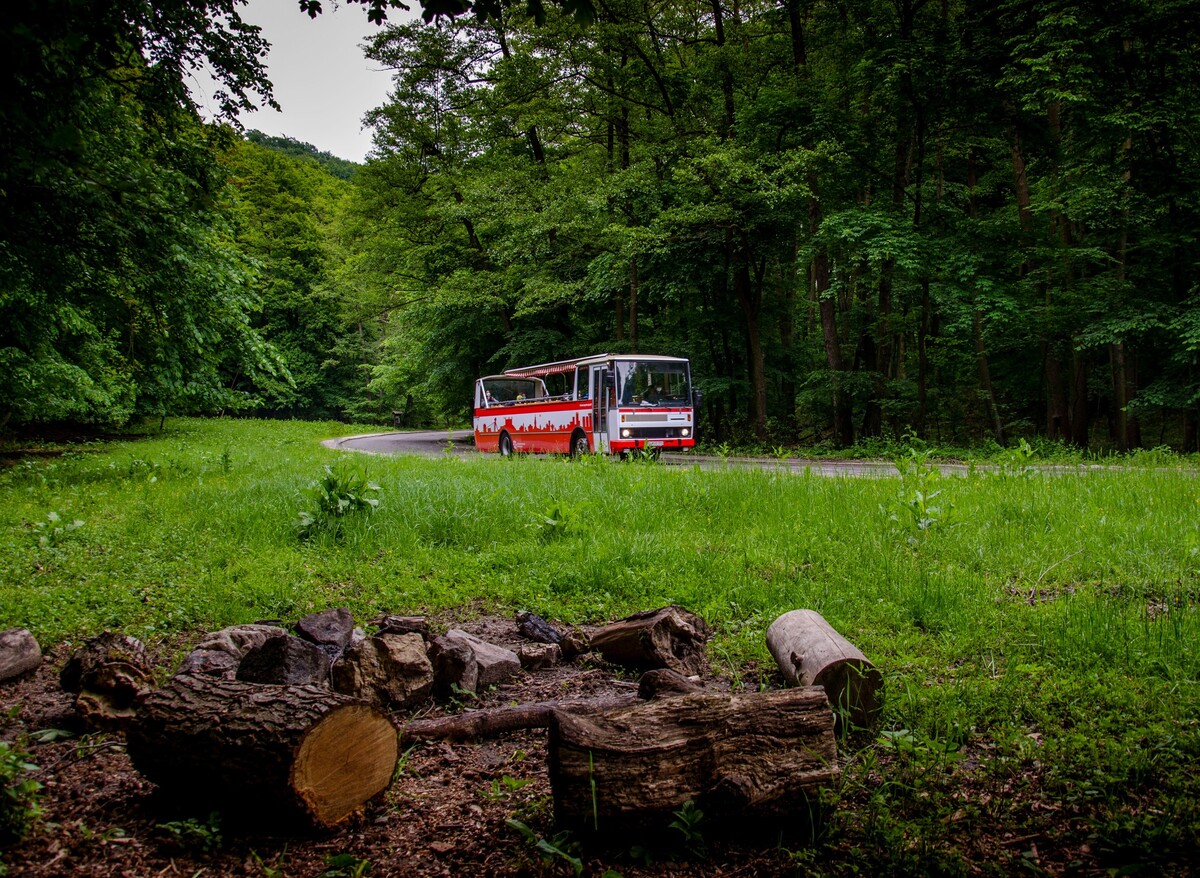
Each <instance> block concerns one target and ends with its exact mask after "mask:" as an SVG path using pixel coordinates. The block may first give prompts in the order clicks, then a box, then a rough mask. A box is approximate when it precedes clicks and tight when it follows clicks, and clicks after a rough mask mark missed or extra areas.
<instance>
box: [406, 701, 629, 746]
mask: <svg viewBox="0 0 1200 878" xmlns="http://www.w3.org/2000/svg"><path fill="white" fill-rule="evenodd" d="M632 703H633V699H632V698H630V697H628V696H620V695H616V696H613V695H609V696H602V697H599V698H578V699H559V700H555V701H535V702H533V703H531V704H515V705H511V706H508V707H493V708H488V709H485V710H469V711H467V712H466V713H458V714H455V715H454V716H442V717H434V718H431V719H418V720H413V721H412V722H410V723H408V724H407V725H405V726H404V727H403V728H402V729H401V730H400V737H401V738H402V739H403V741H404V742H405V743H409V742H412V741H478V740H480V739H482V738H493V737H495V736H497V735H503V734H507V733H508V732H519V731H525V730H527V729H545V728H548V727H549V726H550V718H551V715H552V714H553V713H554V711H556V710H561V711H565V712H569V713H580V714H589V713H595V712H596V711H598V710H604V709H606V708H610V707H619V706H621V705H627V704H632Z"/></svg>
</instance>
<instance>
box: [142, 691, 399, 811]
mask: <svg viewBox="0 0 1200 878" xmlns="http://www.w3.org/2000/svg"><path fill="white" fill-rule="evenodd" d="M127 746H128V751H129V757H130V759H131V760H132V761H133V764H134V767H135V768H137V770H138V771H140V772H141V773H142V774H143V775H144V776H145V777H146V778H148V779H149V780H151V781H153V782H154V783H156V784H158V785H159V786H160V787H162V788H163V789H164V790H166V791H167V792H169V793H172V794H175V795H179V796H185V797H187V798H188V799H189V800H193V801H194V800H197V799H199V800H202V801H204V802H205V803H206V804H211V805H213V806H216V807H221V808H228V809H232V810H239V809H253V810H254V811H256V812H261V813H265V814H268V815H270V816H279V817H281V818H283V819H285V820H286V819H296V818H302V819H306V820H308V821H311V822H312V823H313V824H315V825H317V826H326V827H328V826H333V825H334V824H336V823H338V822H340V821H341V820H343V819H345V818H346V817H348V816H349V815H351V814H353V813H354V812H355V811H357V810H358V809H359V808H361V807H362V805H363V804H364V803H365V802H367V801H368V800H369V799H371V798H372V797H373V796H375V795H377V794H378V793H380V792H382V791H383V790H385V789H386V788H387V786H388V784H389V783H390V782H391V778H392V773H393V771H394V770H395V767H396V761H397V758H398V756H399V741H398V738H397V734H396V729H395V727H394V726H393V725H392V723H391V721H390V720H389V719H388V718H387V717H386V716H385V715H384V714H383V713H382V712H380V711H379V710H377V709H375V708H373V707H371V706H369V705H366V704H363V703H362V702H359V701H356V700H355V699H352V698H348V697H346V696H344V695H337V694H335V693H333V692H330V691H329V690H328V689H322V688H319V687H316V686H274V685H260V684H254V683H243V682H240V681H237V680H221V679H216V678H212V677H199V676H183V677H176V678H174V679H173V680H172V681H171V682H170V683H168V684H167V685H166V686H164V687H163V688H162V689H158V690H156V691H154V692H151V693H149V694H147V695H146V696H144V697H143V698H142V700H141V702H140V704H139V709H138V715H137V719H136V721H135V722H134V723H133V724H132V726H131V727H130V729H129V732H128V734H127Z"/></svg>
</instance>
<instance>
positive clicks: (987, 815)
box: [0, 420, 1200, 874]
mask: <svg viewBox="0 0 1200 878" xmlns="http://www.w3.org/2000/svg"><path fill="white" fill-rule="evenodd" d="M353 432H356V430H355V429H354V428H352V427H347V426H346V425H342V424H331V423H326V424H312V423H298V422H275V421H272V422H265V421H250V420H238V421H228V420H175V421H168V422H167V429H166V430H165V432H164V433H162V434H161V435H150V436H147V437H146V438H143V439H139V440H135V441H117V442H111V443H101V444H94V445H88V446H68V447H66V448H65V450H64V453H63V454H62V455H61V456H59V457H52V458H45V457H26V458H23V459H20V460H19V461H18V462H17V463H15V464H14V465H12V466H9V467H8V468H7V469H5V470H4V471H3V472H0V571H2V572H0V628H5V627H9V626H13V625H23V626H26V627H29V628H30V629H32V630H33V632H34V633H35V634H36V635H37V636H38V638H39V639H40V640H41V641H42V642H43V643H49V642H54V641H57V640H60V639H64V638H79V637H82V636H85V635H88V634H92V633H95V632H98V631H100V630H102V629H104V628H119V629H121V630H123V631H126V632H128V633H131V634H134V635H137V636H140V637H143V638H168V637H171V636H173V635H178V634H179V633H184V632H192V631H201V630H211V629H213V628H217V627H221V626H224V625H228V624H233V623H240V622H250V621H255V620H258V619H284V620H292V619H295V618H296V617H298V616H300V615H303V614H305V613H308V612H312V611H315V610H320V609H325V608H328V607H331V606H339V605H344V606H347V607H349V608H350V609H351V610H352V611H353V612H354V614H355V616H356V618H358V619H369V618H371V617H372V616H373V615H374V614H375V613H377V612H380V611H387V612H397V613H411V612H421V611H435V610H440V609H446V608H451V607H456V606H459V605H463V604H474V605H475V606H478V607H486V608H492V609H495V610H497V611H504V612H508V611H512V610H515V609H518V608H525V609H530V610H533V611H535V612H538V613H540V614H542V615H546V616H549V617H554V618H559V619H563V620H566V621H569V622H576V623H579V622H589V621H600V620H605V619H611V618H614V617H618V616H621V615H624V614H626V613H629V612H633V611H636V610H642V609H648V608H652V607H656V606H660V605H663V604H667V603H679V604H682V605H684V606H686V607H688V608H689V609H691V610H693V611H695V612H697V613H700V614H701V615H702V616H704V617H705V618H707V619H708V620H710V621H711V622H712V623H714V625H715V626H716V628H717V635H716V638H715V640H714V641H713V643H712V644H711V647H710V655H711V657H712V660H713V664H714V667H715V668H717V669H718V670H723V671H725V672H727V673H728V674H729V675H730V676H731V678H732V679H733V680H734V682H735V683H737V682H738V681H739V680H740V679H741V675H742V674H743V672H744V670H745V669H746V668H747V667H755V666H757V667H758V668H759V669H760V670H761V671H762V672H764V673H765V672H767V671H769V669H770V668H771V667H772V664H771V659H770V656H769V654H768V653H767V651H766V647H765V643H764V634H765V631H766V628H767V626H768V625H769V624H770V623H771V622H772V621H773V620H774V619H775V618H776V617H777V616H778V615H779V614H781V613H783V612H786V611H787V610H790V609H795V608H799V607H807V608H812V609H815V610H817V611H819V612H821V613H822V614H823V615H824V616H825V617H826V618H827V619H828V620H829V621H830V623H831V624H832V625H833V626H834V627H835V628H837V629H838V630H839V631H841V632H842V633H843V634H844V635H845V636H846V637H847V638H848V639H850V640H851V641H852V642H854V643H855V644H856V645H857V646H859V647H860V648H861V649H862V650H863V651H864V652H865V653H866V654H867V655H868V656H869V657H870V658H871V659H872V660H873V661H874V662H875V663H876V665H877V666H878V667H879V668H880V669H881V670H882V671H883V673H884V675H885V679H886V686H887V699H886V706H885V711H884V717H883V725H882V734H881V735H879V736H878V737H877V736H875V735H871V734H866V733H861V732H860V733H854V734H851V735H850V736H849V737H848V738H847V739H846V740H845V741H844V742H843V747H842V752H843V754H844V755H845V756H846V758H847V766H846V770H845V772H844V774H843V780H842V782H841V786H840V787H839V789H837V790H835V791H833V796H834V797H835V798H836V800H837V802H838V803H839V807H838V808H835V809H833V810H832V816H831V818H830V819H829V820H828V821H826V822H825V824H824V828H823V834H822V835H821V837H820V838H819V839H818V849H820V850H822V851H823V852H824V853H823V854H822V855H821V856H820V857H819V858H818V859H819V860H820V862H819V863H814V862H809V859H811V851H810V852H809V853H804V852H800V853H797V854H795V856H796V857H797V865H798V868H800V867H803V868H804V869H806V870H808V871H809V872H810V873H813V874H817V873H819V872H820V871H821V870H825V871H826V872H828V873H829V874H851V873H852V872H854V870H856V869H857V870H862V871H865V872H866V873H868V874H882V873H883V872H887V873H889V874H927V873H928V872H929V869H930V864H934V865H935V866H936V868H937V870H940V871H941V872H942V873H946V874H955V873H956V872H959V871H962V870H963V869H964V868H965V865H964V859H963V858H964V856H965V855H964V853H963V851H964V850H965V849H966V848H965V847H964V845H966V841H965V840H966V839H968V838H971V837H972V836H973V835H977V834H980V833H983V834H988V833H991V834H992V835H995V836H996V837H997V838H999V839H1001V841H998V842H997V844H998V845H1001V846H1000V847H998V848H997V850H996V851H995V852H994V853H995V856H996V857H997V861H996V862H997V865H996V869H997V873H1005V872H1009V871H1011V870H1012V869H1013V868H1016V867H1028V868H1029V869H1031V870H1033V871H1035V872H1036V871H1037V870H1038V869H1044V868H1049V867H1050V866H1051V865H1054V867H1055V868H1054V870H1057V871H1061V870H1062V869H1064V868H1066V867H1067V866H1068V865H1069V862H1070V860H1071V859H1072V858H1074V859H1078V860H1080V861H1081V862H1082V861H1085V860H1086V861H1089V862H1091V861H1099V862H1100V863H1102V864H1103V865H1104V866H1106V867H1111V868H1114V869H1122V868H1132V867H1133V866H1136V865H1143V866H1147V867H1153V868H1156V869H1160V870H1164V869H1165V870H1167V871H1170V868H1171V866H1172V865H1173V864H1182V863H1185V862H1187V861H1188V858H1189V857H1193V856H1197V855H1200V851H1197V847H1196V839H1197V837H1198V836H1200V779H1198V778H1197V776H1196V775H1197V773H1196V772H1195V765H1196V764H1198V760H1200V685H1198V683H1197V681H1198V679H1200V649H1198V646H1197V645H1198V644H1200V478H1197V472H1196V469H1195V467H1194V466H1190V465H1185V464H1184V463H1182V462H1180V461H1179V459H1177V458H1172V457H1170V456H1169V455H1165V454H1162V453H1158V454H1157V455H1156V456H1155V460H1154V463H1153V465H1148V466H1141V465H1132V466H1114V467H1106V468H1104V469H1102V470H1093V471H1081V472H1079V473H1078V474H1073V473H1072V474H1046V473H1042V472H1039V471H1037V470H1033V469H1030V468H1028V467H1027V466H1024V465H1022V463H1021V461H1020V460H1019V459H1014V461H1013V463H1012V465H1007V466H1002V467H1000V468H998V469H996V470H994V471H987V472H983V471H978V472H972V473H970V474H968V475H966V476H947V475H942V474H940V473H939V472H938V471H937V470H936V468H934V467H933V466H932V465H931V463H930V459H931V458H930V456H929V455H927V454H924V453H923V452H920V451H918V452H917V453H912V452H913V449H909V452H910V453H909V454H908V457H907V458H903V457H902V458H901V471H902V474H898V475H897V477H896V478H886V479H852V478H821V477H815V476H811V475H794V474H789V473H785V472H760V471H754V470H747V469H734V468H730V469H717V470H701V469H699V468H695V467H692V468H688V467H667V466H659V465H655V464H647V463H642V462H633V463H629V464H624V465H622V464H618V463H616V462H612V461H608V460H604V459H594V460H584V461H579V462H575V463H570V462H567V461H565V460H557V459H526V458H517V459H514V460H508V461H505V460H501V459H499V458H497V457H495V456H483V455H481V456H478V457H476V456H467V457H452V456H445V457H442V458H437V459H422V458H408V457H402V458H386V457H378V456H368V455H351V454H345V453H339V452H335V451H332V450H329V449H326V448H323V447H321V446H320V445H319V440H321V439H324V438H328V437H332V436H335V435H346V434H349V433H353ZM358 432H363V431H362V430H360V431H358ZM326 465H330V466H335V471H338V472H340V473H341V474H343V475H348V474H354V475H356V476H357V477H359V478H361V479H362V480H363V482H369V483H374V484H376V485H378V486H379V490H378V492H377V493H374V494H372V496H373V497H377V498H378V500H379V506H378V508H377V510H376V511H374V512H367V511H365V510H363V511H359V512H352V513H348V514H347V515H346V516H345V519H344V521H341V522H340V523H339V526H338V527H337V528H336V529H328V530H324V531H321V530H318V531H315V532H313V533H312V534H311V535H310V536H309V537H308V538H307V539H303V538H302V537H301V534H300V533H299V531H298V524H299V522H300V514H301V513H302V512H304V511H306V510H310V509H311V508H312V499H311V495H310V494H309V493H308V492H309V491H310V489H311V486H312V485H313V484H314V483H316V482H317V481H318V479H320V478H322V476H324V475H325V469H324V467H325V466H326ZM748 663H750V664H748ZM1004 833H1008V836H1007V837H1008V838H1012V839H1016V841H1015V842H1012V843H1006V842H1004V841H1003V838H1004ZM1085 846H1086V849H1085ZM1048 851H1056V852H1057V855H1056V856H1057V859H1056V860H1055V861H1054V863H1053V864H1052V863H1051V861H1050V860H1048V859H1047V858H1048V857H1050V856H1051V855H1050V854H1048V853H1047V852H1048Z"/></svg>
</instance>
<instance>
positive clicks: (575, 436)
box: [571, 430, 592, 460]
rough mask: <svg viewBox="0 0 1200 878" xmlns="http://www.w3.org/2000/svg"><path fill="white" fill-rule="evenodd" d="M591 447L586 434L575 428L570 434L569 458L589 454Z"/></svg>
mask: <svg viewBox="0 0 1200 878" xmlns="http://www.w3.org/2000/svg"><path fill="white" fill-rule="evenodd" d="M591 453H592V448H591V446H590V445H588V438H587V434H586V433H584V432H583V431H582V430H576V431H575V432H574V433H572V434H571V459H572V460H574V459H576V458H580V457H583V456H585V455H588V454H591Z"/></svg>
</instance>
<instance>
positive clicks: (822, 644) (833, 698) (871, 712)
mask: <svg viewBox="0 0 1200 878" xmlns="http://www.w3.org/2000/svg"><path fill="white" fill-rule="evenodd" d="M767 648H768V649H770V651H771V655H772V656H774V657H775V663H776V664H777V665H779V670H780V671H782V672H783V676H784V677H786V678H787V680H788V682H789V683H792V684H794V685H797V686H824V687H825V694H826V695H828V696H829V703H830V704H832V705H833V706H834V708H835V709H836V710H837V711H838V713H839V714H845V715H846V716H847V717H849V719H850V721H851V722H852V723H853V724H854V725H856V726H861V727H864V728H870V727H871V726H872V725H874V723H875V721H876V720H877V719H878V717H879V711H880V708H881V707H882V706H883V676H882V675H881V674H880V673H879V671H878V670H877V669H876V667H875V666H874V665H873V664H871V662H870V661H869V660H868V659H867V657H866V656H865V655H863V654H862V652H860V651H859V650H858V648H857V647H856V646H854V644H852V643H851V642H850V641H848V640H847V639H846V638H844V637H842V635H840V634H838V633H837V631H835V630H834V628H833V626H832V625H830V624H829V623H828V622H826V621H825V619H824V618H823V617H822V616H821V614H820V613H817V612H815V611H813V610H792V611H791V612H790V613H784V614H783V615H782V616H780V617H779V618H778V619H776V620H775V621H774V622H772V623H771V627H770V628H768V629H767Z"/></svg>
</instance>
